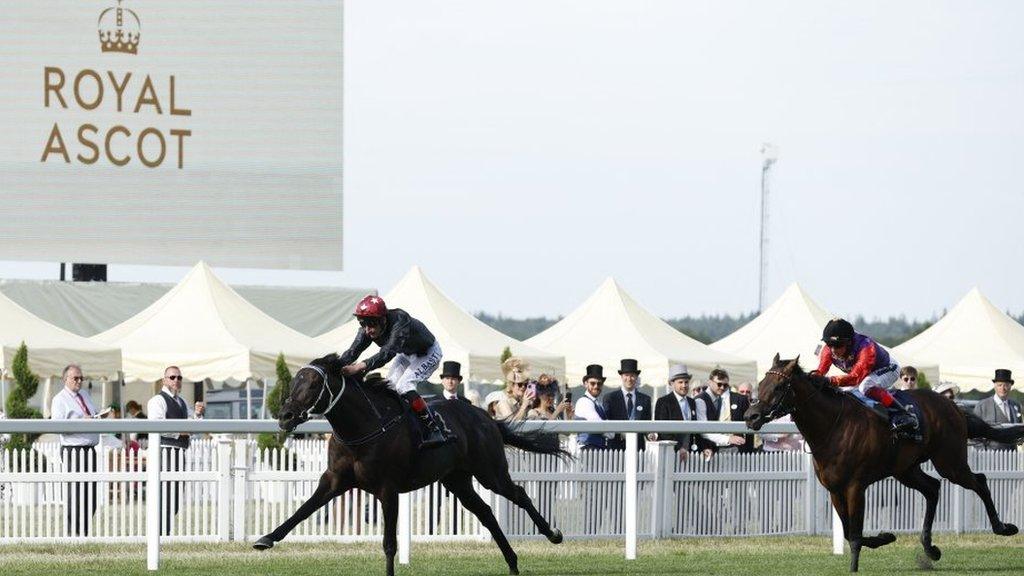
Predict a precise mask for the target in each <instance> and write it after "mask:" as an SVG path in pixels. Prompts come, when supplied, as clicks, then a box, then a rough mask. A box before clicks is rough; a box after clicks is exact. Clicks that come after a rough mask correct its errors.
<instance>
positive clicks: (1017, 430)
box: [960, 408, 1024, 444]
mask: <svg viewBox="0 0 1024 576" xmlns="http://www.w3.org/2000/svg"><path fill="white" fill-rule="evenodd" d="M960 413H961V414H963V415H964V419H966V420H967V437H968V438H970V439H971V440H992V441H994V442H1001V443H1003V444H1018V443H1020V441H1021V440H1024V424H1014V425H1012V426H999V427H995V426H992V425H991V424H989V423H988V422H985V421H984V420H982V419H981V417H979V416H978V415H977V414H975V413H974V412H971V411H969V410H965V409H963V408H960Z"/></svg>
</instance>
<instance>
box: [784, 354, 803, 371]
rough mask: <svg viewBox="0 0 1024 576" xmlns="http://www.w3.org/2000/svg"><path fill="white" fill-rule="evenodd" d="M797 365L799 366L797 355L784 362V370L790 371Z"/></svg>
mask: <svg viewBox="0 0 1024 576" xmlns="http://www.w3.org/2000/svg"><path fill="white" fill-rule="evenodd" d="M798 366H800V356H797V357H796V358H793V359H792V360H790V361H789V363H788V364H786V371H787V372H792V371H793V370H794V369H796V368H797V367H798Z"/></svg>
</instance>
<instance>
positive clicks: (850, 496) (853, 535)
mask: <svg viewBox="0 0 1024 576" xmlns="http://www.w3.org/2000/svg"><path fill="white" fill-rule="evenodd" d="M844 495H845V496H846V513H847V521H846V526H847V537H846V539H847V540H849V542H850V572H856V571H857V570H858V569H859V568H860V549H861V546H863V545H864V537H863V536H864V487H862V486H861V485H860V484H858V483H856V482H855V483H852V484H849V485H848V486H847V487H846V491H845V494H844Z"/></svg>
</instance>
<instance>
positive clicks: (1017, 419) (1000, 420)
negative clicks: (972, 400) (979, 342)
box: [974, 368, 1022, 450]
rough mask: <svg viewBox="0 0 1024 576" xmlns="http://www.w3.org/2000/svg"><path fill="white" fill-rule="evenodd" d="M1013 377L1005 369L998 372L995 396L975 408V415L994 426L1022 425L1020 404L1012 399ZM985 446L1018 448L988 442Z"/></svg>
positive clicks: (994, 448)
mask: <svg viewBox="0 0 1024 576" xmlns="http://www.w3.org/2000/svg"><path fill="white" fill-rule="evenodd" d="M1012 376H1013V374H1012V373H1011V372H1010V371H1009V370H1007V369H1005V368H1000V369H998V370H996V375H995V378H993V379H992V384H993V385H994V386H995V389H996V390H995V394H993V395H992V396H989V397H988V398H985V399H984V400H982V401H981V402H978V403H977V405H975V406H974V413H975V414H977V415H978V416H979V417H980V418H981V419H982V420H984V421H985V422H988V423H989V424H992V425H997V424H1020V423H1021V422H1022V420H1021V413H1020V404H1019V403H1018V402H1017V401H1016V400H1014V399H1012V398H1010V388H1012V387H1013V378H1012ZM985 446H986V447H987V448H988V449H989V450H1016V449H1017V446H1015V445H1013V444H1003V443H1000V442H986V443H985Z"/></svg>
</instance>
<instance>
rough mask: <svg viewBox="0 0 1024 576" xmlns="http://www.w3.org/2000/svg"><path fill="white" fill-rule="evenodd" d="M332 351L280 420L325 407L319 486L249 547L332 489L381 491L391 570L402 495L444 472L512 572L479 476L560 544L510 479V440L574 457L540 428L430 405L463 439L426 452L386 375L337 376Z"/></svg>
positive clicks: (293, 394) (274, 536)
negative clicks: (328, 431) (324, 460)
mask: <svg viewBox="0 0 1024 576" xmlns="http://www.w3.org/2000/svg"><path fill="white" fill-rule="evenodd" d="M341 368H342V365H341V360H340V358H339V357H338V356H337V355H336V354H330V355H328V356H325V357H323V358H319V359H317V360H314V361H313V362H312V363H310V365H309V366H306V367H303V368H302V369H300V370H299V371H298V372H296V373H295V377H294V378H293V379H292V382H291V391H290V393H289V395H288V398H287V399H286V400H285V402H284V404H283V405H282V406H281V417H280V421H279V422H280V426H281V429H282V430H285V431H288V432H290V431H291V430H294V429H295V427H296V426H298V425H299V424H301V423H302V422H305V421H306V420H308V419H309V417H310V416H311V415H320V414H323V415H324V416H325V417H326V418H327V420H328V421H329V422H330V423H331V428H332V429H333V430H334V434H333V435H332V436H331V440H330V442H329V445H328V465H327V470H326V471H325V472H324V473H323V475H321V476H320V483H319V485H318V486H317V488H316V490H315V491H314V492H313V495H312V496H310V497H309V500H307V501H306V502H305V503H304V504H303V505H302V506H300V507H299V509H298V510H296V512H295V514H293V515H292V516H291V517H290V518H288V519H287V520H285V521H284V523H283V524H281V525H280V526H278V527H277V528H276V529H275V530H274V531H273V532H271V533H270V534H267V535H266V536H263V537H262V538H260V539H259V540H257V541H256V543H255V545H254V546H253V547H254V548H256V549H257V550H266V549H268V548H271V547H273V546H274V543H275V542H280V541H281V540H282V539H283V538H284V537H285V536H286V535H287V534H288V533H289V532H290V531H291V530H292V529H293V528H295V526H296V525H298V524H299V523H300V522H302V521H303V520H305V519H306V518H308V517H309V516H310V515H311V514H312V513H313V512H315V511H317V510H318V509H319V508H320V507H321V506H323V505H325V504H327V503H328V502H330V501H331V500H332V499H333V498H334V497H336V496H339V495H341V494H344V493H345V492H346V491H348V490H351V489H352V488H358V489H360V490H364V491H366V492H369V493H370V494H373V495H374V496H375V497H376V498H377V499H378V500H380V503H381V508H382V509H383V518H384V554H385V555H386V557H387V574H388V576H393V575H394V573H395V553H396V552H397V550H398V537H397V528H398V526H397V524H398V495H399V494H400V493H403V492H410V491H412V490H416V489H418V488H422V487H424V486H427V485H429V484H431V483H433V482H436V481H438V480H440V481H441V483H442V484H444V486H445V487H446V488H447V489H448V490H449V491H450V492H451V493H452V494H454V495H455V496H456V497H457V498H458V499H459V501H460V502H461V503H462V505H463V506H465V507H466V509H467V510H469V511H470V512H472V513H473V514H474V515H476V517H477V518H479V519H480V522H481V523H482V524H483V525H484V526H486V527H487V529H488V530H490V532H491V537H492V538H494V542H495V543H496V544H497V545H498V548H500V549H501V553H502V554H503V555H504V556H505V562H507V563H508V568H509V573H510V574H519V567H518V559H517V556H516V553H515V552H514V551H513V550H512V547H511V546H510V545H509V543H508V539H507V538H505V534H504V533H503V532H502V531H501V527H500V526H499V525H498V521H497V519H495V517H494V513H493V512H492V511H491V507H490V506H488V505H487V503H486V502H484V500H483V499H482V498H481V497H480V496H479V495H478V494H477V492H476V490H474V489H473V482H472V481H473V478H476V479H477V481H478V482H479V483H480V484H481V485H482V486H483V487H484V488H487V489H488V490H490V491H491V492H494V493H495V494H500V495H501V496H504V497H505V498H508V499H509V500H511V501H512V502H513V503H515V504H516V505H517V506H519V507H520V508H522V509H523V510H525V511H526V512H527V513H528V514H529V515H530V518H531V519H532V520H533V522H534V524H536V525H537V529H538V530H540V532H541V534H543V535H544V536H546V537H547V539H548V540H549V541H550V542H552V543H554V544H558V543H560V542H561V541H562V533H561V532H560V531H559V530H553V529H552V528H551V526H550V525H549V524H548V522H547V520H545V519H544V517H543V516H541V514H540V513H539V512H538V511H537V509H536V508H535V507H534V505H533V502H532V501H531V500H530V497H529V496H528V495H527V494H526V491H525V490H523V488H522V487H521V486H518V485H516V484H513V483H512V478H511V477H510V476H509V473H508V461H507V460H506V459H505V445H506V444H507V445H509V446H513V447H515V448H519V449H521V450H526V451H529V452H536V453H540V454H556V455H559V456H563V457H568V453H566V452H565V451H563V450H561V449H560V448H558V447H557V446H552V445H551V444H550V443H545V442H543V441H542V439H541V438H539V436H538V435H537V434H535V433H525V434H524V433H520V432H517V431H516V430H515V429H514V425H509V424H508V423H506V422H502V421H496V420H494V419H492V418H491V417H490V416H489V415H488V414H487V413H486V412H484V411H483V410H481V409H479V408H476V407H474V406H471V405H470V404H469V403H467V402H454V401H444V402H438V403H435V404H432V405H431V407H432V409H433V410H434V411H435V412H436V413H437V414H439V415H440V416H441V417H442V418H444V421H445V422H446V423H447V424H448V427H449V428H450V429H451V431H452V432H454V433H455V435H456V437H457V438H458V439H457V440H456V441H455V442H453V443H451V444H448V445H445V446H442V447H439V448H433V449H429V450H423V451H420V450H419V449H418V448H417V446H418V444H419V438H418V434H419V433H418V432H417V431H416V429H415V428H414V427H413V424H412V422H413V420H412V416H410V412H409V411H407V410H406V409H405V405H404V402H403V401H402V399H401V398H400V397H399V396H398V394H397V393H395V392H394V391H392V390H391V389H390V388H388V387H387V385H386V382H383V381H382V382H381V383H379V384H370V383H364V382H360V381H359V380H358V379H355V378H352V377H343V376H342V375H341Z"/></svg>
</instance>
